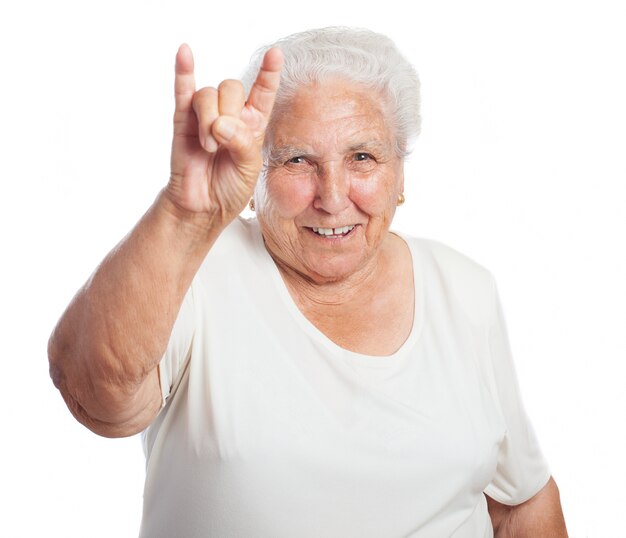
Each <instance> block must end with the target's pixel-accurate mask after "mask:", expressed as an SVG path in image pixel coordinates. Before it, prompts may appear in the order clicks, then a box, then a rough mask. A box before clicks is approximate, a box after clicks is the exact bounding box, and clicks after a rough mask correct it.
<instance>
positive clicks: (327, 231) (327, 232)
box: [309, 224, 356, 238]
mask: <svg viewBox="0 0 626 538" xmlns="http://www.w3.org/2000/svg"><path fill="white" fill-rule="evenodd" d="M354 228H356V224H351V225H348V226H340V227H339V228H318V227H315V226H313V227H312V228H309V230H311V231H312V232H313V233H314V234H317V235H319V236H320V237H328V238H334V237H345V236H346V235H348V234H350V233H351V232H352V230H354Z"/></svg>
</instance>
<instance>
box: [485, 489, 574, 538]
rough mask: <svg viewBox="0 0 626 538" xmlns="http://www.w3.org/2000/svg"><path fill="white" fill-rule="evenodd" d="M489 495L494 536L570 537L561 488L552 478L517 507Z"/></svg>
mask: <svg viewBox="0 0 626 538" xmlns="http://www.w3.org/2000/svg"><path fill="white" fill-rule="evenodd" d="M486 497H487V505H488V507H489V515H490V516H491V522H492V524H493V530H494V536H495V538H567V529H566V528H565V519H564V518H563V512H562V509H561V501H560V498H559V490H558V488H557V485H556V482H555V481H554V479H553V478H550V480H548V483H547V484H546V485H545V486H544V487H543V489H541V490H540V491H539V492H538V493H537V494H536V495H534V496H533V497H531V498H530V499H529V500H527V501H526V502H524V503H522V504H518V505H516V506H507V505H505V504H501V503H499V502H497V501H495V500H493V499H492V498H491V497H489V496H486Z"/></svg>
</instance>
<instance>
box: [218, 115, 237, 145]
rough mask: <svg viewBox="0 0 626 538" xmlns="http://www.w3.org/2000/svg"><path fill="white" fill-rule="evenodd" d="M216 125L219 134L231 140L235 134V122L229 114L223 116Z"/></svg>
mask: <svg viewBox="0 0 626 538" xmlns="http://www.w3.org/2000/svg"><path fill="white" fill-rule="evenodd" d="M215 126H216V127H217V134H219V135H220V136H221V137H222V138H223V139H224V140H230V139H231V138H232V137H233V135H234V134H235V122H234V121H232V120H231V119H230V118H229V117H228V116H222V117H221V118H220V119H219V121H217V122H216V124H215Z"/></svg>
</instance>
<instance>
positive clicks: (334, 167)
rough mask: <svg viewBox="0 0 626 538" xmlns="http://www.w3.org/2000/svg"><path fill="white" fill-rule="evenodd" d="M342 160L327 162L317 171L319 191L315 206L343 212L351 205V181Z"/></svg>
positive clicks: (332, 211)
mask: <svg viewBox="0 0 626 538" xmlns="http://www.w3.org/2000/svg"><path fill="white" fill-rule="evenodd" d="M342 164H343V163H341V162H327V163H324V164H323V165H321V166H320V167H319V169H318V173H317V193H316V197H315V200H314V201H313V207H315V209H320V210H322V211H325V212H326V213H330V214H338V213H341V212H342V211H343V210H344V209H346V208H347V207H348V206H349V205H350V181H349V177H348V173H347V171H346V170H345V169H344V167H343V166H342Z"/></svg>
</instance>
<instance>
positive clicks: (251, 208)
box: [248, 198, 255, 211]
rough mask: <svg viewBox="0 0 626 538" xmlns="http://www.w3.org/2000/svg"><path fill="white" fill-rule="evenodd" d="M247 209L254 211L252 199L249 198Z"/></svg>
mask: <svg viewBox="0 0 626 538" xmlns="http://www.w3.org/2000/svg"><path fill="white" fill-rule="evenodd" d="M248 207H249V208H250V211H254V210H255V207H254V198H250V202H249V203H248Z"/></svg>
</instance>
